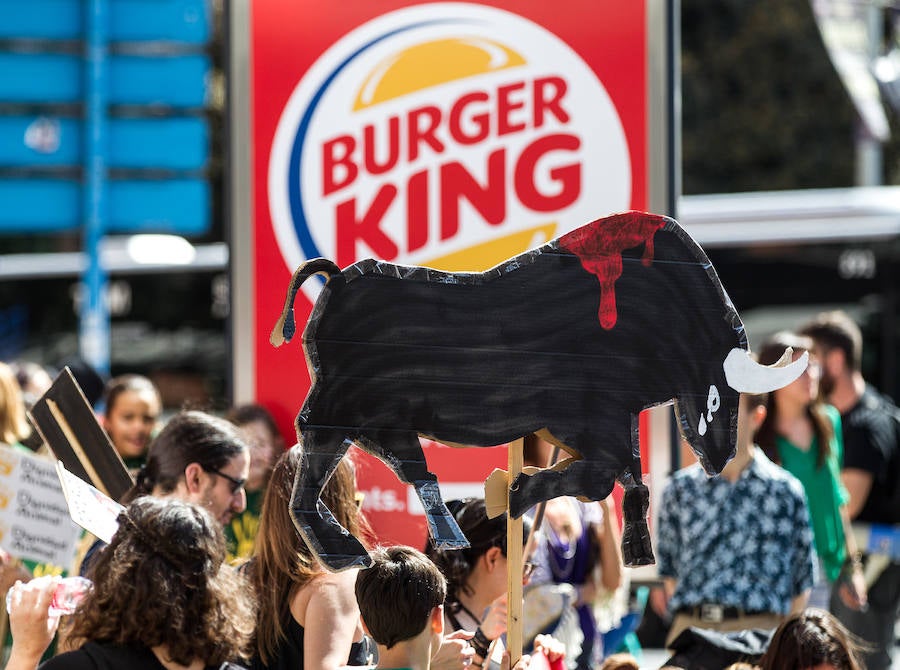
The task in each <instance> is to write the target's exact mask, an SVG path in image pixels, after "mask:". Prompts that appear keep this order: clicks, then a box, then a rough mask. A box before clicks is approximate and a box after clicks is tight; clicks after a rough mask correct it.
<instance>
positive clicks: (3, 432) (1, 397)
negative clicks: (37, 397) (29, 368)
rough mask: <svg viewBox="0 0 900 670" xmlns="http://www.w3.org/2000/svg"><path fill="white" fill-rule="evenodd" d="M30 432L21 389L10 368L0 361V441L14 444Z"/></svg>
mask: <svg viewBox="0 0 900 670" xmlns="http://www.w3.org/2000/svg"><path fill="white" fill-rule="evenodd" d="M30 434H31V427H30V426H29V425H28V421H27V419H26V418H25V402H24V401H23V399H22V389H21V388H19V382H17V381H16V376H15V374H14V373H13V370H12V368H11V367H9V366H8V365H7V364H6V363H2V362H0V442H3V443H5V444H15V443H16V442H19V441H20V440H22V439H24V438H25V437H28V435H30Z"/></svg>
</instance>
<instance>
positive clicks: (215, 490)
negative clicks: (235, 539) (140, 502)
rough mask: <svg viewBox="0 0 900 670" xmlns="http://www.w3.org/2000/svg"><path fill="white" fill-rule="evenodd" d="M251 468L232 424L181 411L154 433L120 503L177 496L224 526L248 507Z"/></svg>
mask: <svg viewBox="0 0 900 670" xmlns="http://www.w3.org/2000/svg"><path fill="white" fill-rule="evenodd" d="M249 468H250V449H249V447H248V446H247V444H246V442H244V440H243V438H242V437H241V434H240V432H239V431H238V429H237V427H236V426H234V425H233V424H232V423H230V422H229V421H226V420H224V419H220V418H219V417H216V416H213V415H211V414H207V413H205V412H197V411H184V412H179V413H178V414H176V415H175V416H174V417H172V418H171V419H170V420H169V421H168V423H166V425H165V427H163V429H162V430H161V431H160V432H159V434H158V435H157V436H156V438H154V440H153V442H152V443H151V444H150V448H149V450H148V452H147V463H146V465H144V467H142V468H141V469H140V471H138V474H137V477H136V479H135V483H134V486H133V487H132V488H131V489H130V490H129V491H127V492H126V493H125V495H124V496H123V497H122V500H120V501H119V502H121V503H122V504H123V505H127V504H128V503H129V502H131V501H132V500H134V499H135V498H138V497H140V496H145V495H152V496H154V497H158V498H168V497H171V498H177V499H179V500H184V501H187V502H192V503H195V504H198V505H202V506H204V507H206V509H207V510H208V511H209V512H210V514H212V516H213V517H214V518H215V519H217V520H218V521H219V523H221V524H222V525H223V526H224V525H225V524H227V523H228V522H229V521H230V520H231V517H232V516H234V515H235V514H238V513H240V512H242V511H244V508H245V507H246V506H247V497H246V493H245V491H244V483H245V482H246V480H247V475H248V473H249ZM102 546H103V543H102V542H100V541H99V540H98V541H97V542H96V543H94V545H93V546H91V548H90V549H89V550H88V552H87V554H86V555H85V557H84V559H83V561H82V563H81V569H80V572H81V574H85V573H86V572H87V569H88V567H89V566H90V564H91V562H92V560H93V557H94V556H95V555H96V552H97V550H98V549H100V548H102Z"/></svg>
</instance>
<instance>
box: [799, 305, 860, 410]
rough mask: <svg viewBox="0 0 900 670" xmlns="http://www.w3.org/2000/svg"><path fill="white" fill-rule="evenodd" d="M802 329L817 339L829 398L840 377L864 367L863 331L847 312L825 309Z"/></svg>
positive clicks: (825, 389)
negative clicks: (825, 310)
mask: <svg viewBox="0 0 900 670" xmlns="http://www.w3.org/2000/svg"><path fill="white" fill-rule="evenodd" d="M799 332H800V334H801V335H807V336H809V337H811V338H812V339H813V341H814V342H815V353H816V356H817V357H818V359H819V364H820V365H821V366H822V379H821V393H822V394H823V395H825V396H826V397H827V396H828V394H830V393H831V391H832V389H833V388H834V385H835V381H836V380H837V379H838V378H840V377H844V376H847V375H852V374H853V373H858V372H860V371H861V370H862V333H861V332H860V330H859V326H857V325H856V322H855V321H853V319H851V318H850V317H849V316H848V315H847V314H846V313H845V312H842V311H833V312H823V313H821V314H819V315H818V316H816V317H815V318H814V319H813V320H812V321H810V322H809V323H807V324H806V325H805V326H803V327H802V328H801V329H800V331H799Z"/></svg>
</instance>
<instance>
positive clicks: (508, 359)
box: [272, 212, 806, 569]
mask: <svg viewBox="0 0 900 670" xmlns="http://www.w3.org/2000/svg"><path fill="white" fill-rule="evenodd" d="M314 274H323V275H325V276H326V277H327V279H326V282H325V285H324V288H323V289H322V291H321V293H320V295H319V297H318V299H317V301H316V304H315V307H314V309H313V311H312V314H311V316H310V318H309V322H308V323H307V325H306V329H305V331H304V333H303V346H304V351H305V353H306V357H307V360H308V363H309V367H310V371H311V374H312V378H313V385H312V387H311V389H310V391H309V394H308V396H307V398H306V402H305V403H304V405H303V407H302V409H301V410H300V413H299V415H298V417H297V422H296V426H297V433H298V437H299V438H300V440H301V442H302V445H303V450H304V459H305V463H304V465H305V467H304V468H303V469H302V471H301V472H300V473H299V474H298V477H297V481H296V482H295V485H294V492H293V498H292V501H291V511H292V514H293V516H294V520H295V523H296V524H297V527H298V529H299V530H300V531H301V533H302V534H303V536H304V537H305V539H306V541H307V543H308V544H309V545H310V546H311V547H312V548H313V549H314V550H315V551H316V552H318V554H319V555H320V557H321V558H322V560H323V561H324V562H325V563H326V564H327V565H328V566H329V567H330V568H332V569H343V568H347V567H350V566H365V565H368V555H367V553H366V550H365V549H364V548H363V546H362V545H361V544H360V543H359V542H358V541H357V540H356V538H354V537H352V536H351V535H349V534H348V533H347V532H346V530H344V529H343V528H341V527H340V526H339V525H338V524H337V522H336V521H335V520H334V518H333V517H332V515H331V513H330V512H329V511H328V510H327V509H326V508H325V507H324V505H322V503H321V502H320V500H319V495H320V493H321V491H322V488H323V486H324V485H325V482H326V481H327V480H328V477H329V476H330V475H331V473H332V471H333V470H334V468H335V467H336V465H337V462H338V461H339V460H340V458H341V457H342V456H343V455H344V453H345V452H346V450H347V449H348V447H349V446H350V444H351V443H354V444H356V445H357V446H358V447H360V448H362V449H363V450H365V451H367V452H369V453H370V454H373V455H374V456H376V457H378V458H379V459H381V460H382V461H383V462H384V463H386V464H387V465H388V466H389V467H390V468H391V469H392V470H393V471H394V472H395V473H396V474H397V476H398V477H399V478H400V479H401V480H402V481H404V482H407V483H410V484H412V485H413V486H414V487H415V489H416V493H417V494H418V496H419V498H420V500H421V502H422V505H423V507H424V508H425V513H426V517H427V521H428V527H429V532H430V534H431V536H432V539H433V541H434V542H435V543H436V544H437V545H438V546H441V547H445V548H446V547H465V546H468V545H467V542H466V539H465V537H464V536H463V535H462V533H461V531H460V529H459V527H458V526H457V524H456V522H455V520H454V518H453V516H452V515H451V514H450V513H449V512H448V511H447V508H446V507H445V506H444V503H443V501H442V499H441V495H440V492H439V490H438V484H437V478H436V477H435V475H434V474H432V473H431V472H429V471H428V469H427V465H426V461H425V456H424V454H423V452H422V449H421V446H420V444H419V435H423V436H427V437H428V438H431V439H434V440H437V441H439V442H442V443H444V444H451V445H467V446H472V445H479V446H490V445H497V444H503V443H508V442H512V441H514V440H516V439H517V438H521V437H523V436H525V435H528V434H531V433H536V434H538V435H540V436H542V437H544V438H545V439H547V440H549V441H551V442H553V443H555V444H557V445H559V446H560V447H561V448H562V449H563V450H564V451H566V452H567V453H568V454H569V455H570V456H571V458H570V459H569V460H568V461H567V467H565V468H563V469H558V468H554V469H551V470H542V471H539V472H538V473H536V474H533V475H531V476H529V475H526V474H520V475H518V476H517V477H516V478H515V480H514V481H513V482H512V484H511V486H510V490H509V508H510V509H509V511H510V514H511V516H512V517H513V518H518V517H520V516H521V515H522V514H523V513H524V512H525V511H526V510H528V509H529V508H531V507H532V506H533V505H535V504H536V503H539V502H541V501H544V500H547V499H550V498H553V497H557V496H561V495H571V496H580V497H582V498H587V499H591V500H601V499H603V498H606V497H607V496H608V495H609V494H610V492H611V491H612V488H613V486H614V483H615V481H616V480H618V481H619V482H620V483H621V484H622V486H623V487H624V488H625V497H624V501H623V516H624V520H625V526H624V531H623V540H622V550H623V556H624V559H625V563H626V565H643V564H649V563H652V562H653V554H652V550H651V547H650V537H649V532H648V530H647V522H646V514H647V507H648V493H647V488H646V486H645V485H644V484H643V483H642V482H641V464H640V460H639V459H640V452H639V448H638V447H639V444H638V414H639V413H640V412H641V411H642V410H644V409H647V408H648V407H652V406H655V405H660V404H664V403H669V402H673V401H674V403H675V411H676V414H677V417H678V421H679V423H680V427H681V431H682V433H683V435H684V437H685V438H686V439H687V441H688V442H689V443H690V445H691V447H692V448H693V450H694V451H695V453H696V454H697V456H698V458H699V460H700V462H701V464H702V465H703V467H704V469H705V470H706V471H707V472H708V473H709V474H710V475H712V474H715V473H718V472H720V471H721V470H722V468H723V467H724V466H725V464H726V462H727V461H728V460H729V459H730V458H731V457H732V455H733V453H734V444H735V438H736V431H737V411H738V396H739V392H740V391H745V392H762V391H766V390H771V389H774V388H780V387H781V386H783V385H785V384H787V383H789V382H790V381H792V380H793V379H795V378H797V377H798V376H799V375H800V374H801V373H802V371H803V369H805V366H806V361H805V359H802V360H798V361H797V362H795V363H793V364H790V365H787V366H783V367H780V368H764V367H762V366H759V365H757V364H756V363H755V362H754V361H753V360H752V359H751V358H750V357H749V355H748V342H747V336H746V333H745V332H744V327H743V324H742V323H741V320H740V318H739V317H738V314H737V312H736V311H735V309H734V306H733V305H732V304H731V300H730V299H729V298H728V295H727V294H726V293H725V289H724V288H723V287H722V285H721V283H720V282H719V279H718V277H717V275H716V273H715V270H714V269H713V267H712V265H711V263H710V262H709V259H708V258H707V257H706V254H705V253H704V252H703V250H702V249H701V248H700V247H699V246H698V245H697V244H696V243H695V242H694V241H693V240H692V239H691V238H690V236H689V235H688V234H687V233H686V232H685V231H684V230H683V229H682V228H681V227H680V226H679V225H678V223H677V222H676V221H674V220H673V219H670V218H667V217H663V216H657V215H653V214H645V213H640V212H628V213H624V214H618V215H614V216H610V217H607V218H604V219H599V220H597V221H594V222H592V223H589V224H587V225H585V226H583V227H582V228H579V229H577V230H574V231H572V232H571V233H568V234H566V235H564V236H563V237H561V238H559V239H557V240H554V241H551V242H548V243H547V244H545V245H543V246H541V247H539V248H537V249H534V250H532V251H528V252H525V253H523V254H521V255H519V256H516V257H514V258H511V259H510V260H508V261H506V262H504V263H502V264H500V265H498V266H497V267H495V268H493V269H491V270H488V271H487V272H483V273H448V272H440V271H437V270H432V269H429V268H422V267H404V266H398V265H394V264H391V263H385V262H380V261H374V260H363V261H359V262H357V263H354V264H353V265H351V266H349V267H347V268H345V269H344V270H341V269H340V268H338V267H337V266H336V265H335V264H334V263H332V262H331V261H328V260H324V259H314V260H310V261H308V262H306V263H304V264H303V265H302V266H301V267H300V268H299V269H298V270H297V272H296V273H295V274H294V277H293V279H292V281H291V285H290V288H289V291H288V296H287V299H286V301H285V308H284V312H283V313H282V315H281V319H280V320H279V322H278V324H277V325H276V327H275V330H274V331H273V333H272V343H273V344H275V345H276V346H278V345H279V344H281V343H282V341H284V340H290V339H291V337H292V336H293V335H294V332H295V331H294V316H293V301H294V296H295V295H296V292H297V290H298V289H299V287H300V285H301V284H302V283H303V282H304V281H305V280H306V279H307V278H309V277H310V276H312V275H314ZM788 360H790V358H788Z"/></svg>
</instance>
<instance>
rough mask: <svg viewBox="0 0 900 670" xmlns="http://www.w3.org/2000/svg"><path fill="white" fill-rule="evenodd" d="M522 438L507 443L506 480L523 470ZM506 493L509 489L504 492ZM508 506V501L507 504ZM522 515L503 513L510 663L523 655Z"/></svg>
mask: <svg viewBox="0 0 900 670" xmlns="http://www.w3.org/2000/svg"><path fill="white" fill-rule="evenodd" d="M523 446H524V444H523V440H522V439H518V440H516V441H515V442H512V443H510V445H509V456H508V461H509V483H510V484H512V482H513V480H515V478H516V476H517V475H518V474H519V473H520V472H522V461H523V453H522V452H523ZM507 495H508V493H507ZM506 509H507V510H509V505H507V508H506ZM522 529H523V524H522V517H519V518H518V519H513V518H512V515H511V514H509V513H507V515H506V566H507V569H508V570H507V587H508V588H507V615H506V646H507V649H509V663H510V667H512V666H514V665H515V664H516V661H518V660H519V659H520V658H521V657H522V642H523V640H522V637H523V632H522V609H523V605H522V602H523V598H524V594H523V589H522V567H523V566H522V562H523V560H522V556H523V546H522V535H523V530H522Z"/></svg>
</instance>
